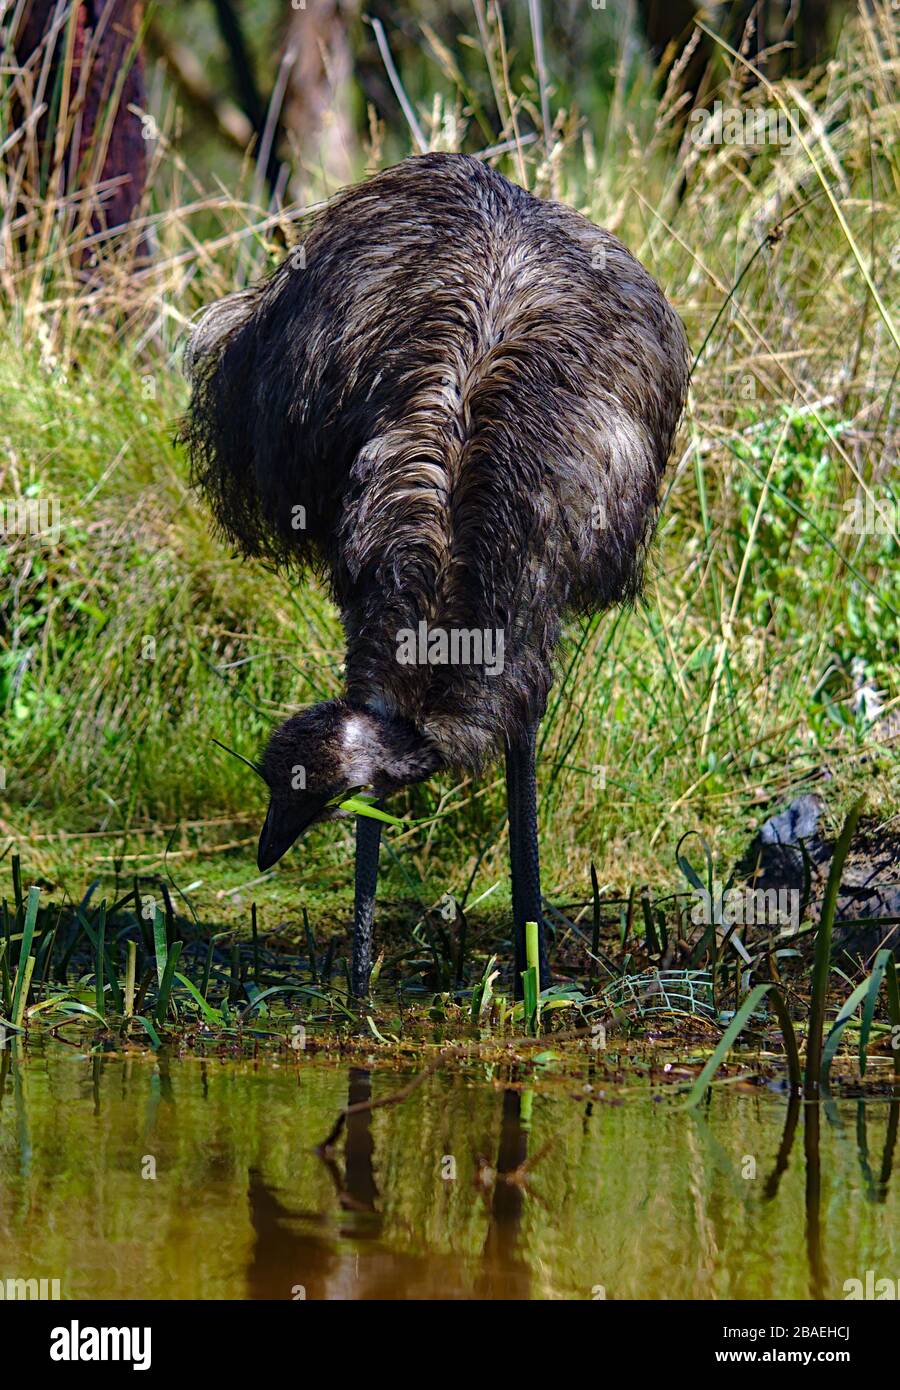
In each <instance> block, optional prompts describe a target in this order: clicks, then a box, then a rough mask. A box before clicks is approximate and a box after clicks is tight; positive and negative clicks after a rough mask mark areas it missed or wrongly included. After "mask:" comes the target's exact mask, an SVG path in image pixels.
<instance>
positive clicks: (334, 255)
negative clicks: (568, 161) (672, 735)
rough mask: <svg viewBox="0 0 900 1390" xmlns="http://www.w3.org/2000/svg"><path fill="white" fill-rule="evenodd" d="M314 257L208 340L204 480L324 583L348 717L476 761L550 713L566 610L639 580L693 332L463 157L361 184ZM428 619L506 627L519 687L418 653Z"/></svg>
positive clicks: (558, 211) (192, 349) (310, 253)
mask: <svg viewBox="0 0 900 1390" xmlns="http://www.w3.org/2000/svg"><path fill="white" fill-rule="evenodd" d="M304 249H305V266H301V265H300V264H299V261H300V258H299V257H297V256H296V255H295V256H294V257H291V258H288V260H287V261H285V263H284V264H283V265H282V266H281V267H280V268H279V269H278V270H277V271H276V273H275V274H274V275H273V276H272V277H271V278H270V279H269V280H267V281H266V282H265V283H263V284H261V285H259V286H258V287H256V288H254V289H252V290H250V291H246V292H243V293H241V294H240V295H236V296H231V297H229V298H228V299H226V300H223V301H221V302H220V303H219V304H216V305H213V306H212V308H210V309H209V310H207V311H206V313H205V315H204V316H203V318H202V319H201V320H200V323H199V325H198V327H197V329H196V330H195V333H194V336H193V339H192V341H191V344H190V346H189V350H188V356H187V365H188V371H189V375H190V378H191V381H192V387H193V393H192V400H191V406H190V412H189V415H188V417H187V420H186V422H185V425H184V428H183V438H184V439H185V441H186V442H187V445H188V448H189V451H190V456H191V461H192V470H193V481H194V483H195V484H196V485H197V486H198V487H199V488H200V489H201V491H202V492H203V493H204V494H205V496H206V497H207V499H208V501H209V503H210V506H211V508H212V511H213V515H214V517H215V520H216V523H217V525H218V528H219V530H220V531H221V533H222V534H223V535H224V536H225V537H227V538H228V540H229V541H231V542H232V543H233V544H234V545H235V546H236V547H237V548H238V549H239V550H240V551H241V552H242V553H244V554H246V555H251V556H261V557H264V558H265V559H267V560H269V561H271V562H274V563H276V564H278V565H281V566H284V567H288V568H290V569H292V570H294V571H297V572H299V571H301V570H302V569H303V568H304V567H313V568H315V569H316V570H318V571H319V572H322V573H324V574H325V575H326V576H327V577H328V579H329V582H330V584H331V588H332V592H333V595H334V598H335V600H336V602H337V604H338V606H339V608H340V611H341V616H342V620H343V623H344V627H345V630H346V636H347V693H346V701H347V707H348V709H350V710H352V709H367V710H370V711H376V712H377V711H380V712H381V713H382V714H387V715H389V716H397V717H398V718H399V719H401V720H402V721H405V723H404V727H407V726H408V725H411V726H412V727H413V728H414V729H416V730H417V731H418V734H419V736H420V738H421V740H422V744H423V748H427V750H428V752H427V755H426V756H425V757H424V759H423V766H425V765H427V766H428V768H429V769H432V768H433V766H434V763H435V761H436V759H437V760H439V761H440V762H442V763H444V764H446V765H451V766H454V767H476V766H478V765H479V764H480V763H482V762H483V761H484V760H485V759H486V758H487V757H489V756H491V755H492V754H493V753H495V752H496V751H497V750H498V749H499V748H500V747H501V746H502V744H503V741H504V740H516V739H517V738H520V737H521V736H522V734H523V733H524V731H525V729H526V728H527V726H528V725H530V724H532V723H533V722H534V721H536V720H537V719H539V718H540V716H541V715H542V713H543V711H544V708H545V705H546V699H547V693H548V690H549V686H550V682H551V674H552V660H553V652H554V647H555V644H556V642H557V639H558V636H559V629H560V623H561V620H562V617H563V616H564V614H565V613H566V612H567V611H589V612H593V611H597V610H600V609H604V608H606V607H608V606H609V605H611V604H613V603H617V602H621V601H625V600H628V599H631V598H633V597H634V596H635V595H636V593H637V592H638V590H639V586H640V582H641V570H642V563H643V558H644V555H645V551H646V546H647V542H648V538H649V535H650V532H651V529H652V526H653V523H654V521H655V517H656V512H657V506H658V495H659V485H660V480H661V477H662V474H663V471H664V468H665V465H666V462H667V459H668V456H669V452H670V449H671V446H672V442H673V437H674V433H675V429H676V426H677V423H678V419H679V417H680V414H681V411H682V408H683V405H684V400H685V395H686V391H687V384H688V358H687V345H686V341H685V336H684V331H683V329H682V327H681V323H680V321H679V319H678V318H677V316H676V314H675V313H674V312H673V310H672V309H671V308H670V307H669V305H668V303H667V302H666V300H665V298H664V297H663V295H662V294H661V293H660V291H659V289H658V288H657V286H656V284H655V283H654V281H653V280H652V279H651V277H650V276H649V275H648V274H647V272H646V271H645V270H644V269H643V267H642V266H641V265H640V264H639V263H638V262H637V261H636V260H635V259H634V257H633V256H632V255H631V254H630V253H629V252H628V251H627V250H626V249H625V247H624V246H623V245H622V244H621V243H620V242H619V241H617V240H616V238H615V237H613V236H612V235H611V234H610V233H609V232H606V231H603V230H602V229H600V228H598V227H595V226H594V225H593V224H592V223H590V222H588V221H587V220H586V219H585V218H583V217H581V216H580V215H579V214H578V213H576V212H574V211H572V210H571V209H569V208H566V207H563V206H560V205H556V204H553V203H548V202H544V201H542V200H540V199H538V198H535V197H533V196H532V195H531V194H529V193H527V192H525V191H524V190H523V189H521V188H518V187H517V186H516V185H514V184H512V183H510V182H509V181H508V180H507V179H505V178H504V177H503V176H502V175H501V174H499V173H497V172H496V171H495V170H493V169H491V168H490V167H489V166H487V165H485V164H483V163H481V162H480V161H478V160H475V159H471V158H469V157H467V156H463V155H449V154H429V155H422V156H419V157H416V158H413V159H408V160H405V161H404V162H403V163H402V164H399V165H397V166H396V167H395V168H393V169H389V170H387V171H385V172H384V173H381V174H379V175H377V176H376V177H375V178H373V179H371V180H370V181H368V182H367V183H364V184H362V185H360V186H358V187H355V188H352V189H350V190H349V191H347V192H345V193H343V194H342V195H341V196H340V197H338V198H337V199H336V200H335V201H334V202H333V203H332V204H331V205H330V206H329V207H328V208H326V209H325V210H324V211H322V212H321V213H319V214H318V215H317V216H316V217H315V218H314V220H313V221H312V223H311V225H310V227H309V231H308V234H307V236H306V239H305V244H304ZM301 522H302V523H303V524H302V525H301V524H300V523H301ZM423 621H424V622H425V623H427V624H428V626H429V628H434V627H440V628H442V629H444V630H451V629H469V630H473V629H474V630H481V631H483V630H486V629H487V630H493V631H498V630H499V631H501V632H502V633H503V635H504V650H505V662H504V666H503V670H502V672H498V673H496V674H494V675H491V674H489V673H488V671H487V670H486V668H485V667H484V665H480V666H479V665H466V666H452V665H446V666H429V665H403V664H401V663H400V662H398V660H397V644H398V634H399V633H400V632H401V630H403V629H416V628H417V625H418V624H419V623H420V622H423ZM388 780H390V779H389V778H388Z"/></svg>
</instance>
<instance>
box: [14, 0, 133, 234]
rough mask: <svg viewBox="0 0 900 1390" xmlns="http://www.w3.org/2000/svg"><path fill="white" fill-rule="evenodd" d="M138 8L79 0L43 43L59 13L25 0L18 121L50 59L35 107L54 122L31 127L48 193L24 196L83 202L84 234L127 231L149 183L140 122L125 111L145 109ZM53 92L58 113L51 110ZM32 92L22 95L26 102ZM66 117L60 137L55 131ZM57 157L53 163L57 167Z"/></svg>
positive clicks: (51, 1)
mask: <svg viewBox="0 0 900 1390" xmlns="http://www.w3.org/2000/svg"><path fill="white" fill-rule="evenodd" d="M142 11H143V5H142V2H141V0H77V3H76V6H75V13H74V16H73V18H72V19H71V20H70V21H69V22H68V23H66V24H64V25H63V26H62V27H61V28H59V29H58V31H57V32H56V34H55V36H53V35H52V34H51V31H52V29H53V23H54V19H56V18H57V17H58V15H59V14H60V13H62V7H61V6H59V5H58V4H57V3H56V0H30V2H29V3H28V4H27V5H26V7H25V10H24V13H23V20H22V23H21V25H20V27H19V32H18V35H17V36H16V39H15V51H16V58H17V61H18V64H19V66H20V67H22V68H26V69H27V70H28V73H27V76H26V77H25V78H24V79H23V80H20V83H19V91H20V95H19V100H18V102H17V106H18V111H17V116H18V118H19V119H22V118H23V117H27V115H28V114H29V113H28V106H29V102H30V100H33V98H34V94H35V89H36V86H37V84H39V82H40V74H41V70H42V68H43V66H44V63H45V60H46V55H47V52H48V50H50V51H51V57H50V67H49V80H48V81H47V82H46V86H45V88H44V93H43V100H44V101H45V102H46V104H47V106H48V108H49V110H50V111H51V112H52V113H53V119H52V120H51V119H49V118H48V115H47V114H46V113H45V114H44V116H43V117H42V118H41V120H40V121H39V123H38V125H37V131H36V141H37V152H38V160H37V161H36V167H37V168H38V169H42V170H46V171H47V176H46V180H47V181H46V186H43V187H37V188H35V187H32V188H30V189H29V193H30V196H31V197H40V196H46V195H47V194H49V195H50V196H57V197H59V196H63V197H65V196H69V197H71V195H73V194H75V193H87V195H88V198H87V202H86V203H85V204H84V205H83V206H84V208H85V211H84V212H83V213H79V216H78V222H79V225H80V226H81V227H83V229H84V231H85V232H87V230H88V229H90V230H91V231H93V232H100V233H102V232H105V231H112V230H113V229H116V228H125V227H127V224H128V223H129V221H130V220H131V218H132V216H133V215H134V212H135V210H136V208H137V207H138V205H139V204H140V202H141V200H142V198H143V195H144V187H145V183H146V178H147V140H146V138H145V124H144V121H143V120H142V118H141V116H139V115H137V114H135V112H134V111H130V110H129V109H128V108H129V107H130V106H131V107H138V108H140V110H141V111H144V110H145V107H146V90H145V86H144V70H143V61H142V55H141V50H140V40H141V24H142V18H143V15H142ZM69 23H71V24H74V33H73V34H72V36H71V39H72V42H71V55H72V62H71V72H70V74H69V79H68V82H66V83H65V84H64V85H63V83H62V82H61V78H62V77H63V76H64V71H63V70H64V59H65V54H66V50H67V44H68V40H69ZM57 91H60V101H61V105H60V106H57V105H56V104H55V102H54V93H55V92H57ZM26 93H30V96H28V97H27V96H26ZM62 109H65V110H66V112H67V114H66V117H65V120H66V128H65V130H64V131H63V132H60V133H58V131H57V128H56V125H55V122H56V120H57V119H58V113H59V111H60V110H62ZM60 156H61V158H60Z"/></svg>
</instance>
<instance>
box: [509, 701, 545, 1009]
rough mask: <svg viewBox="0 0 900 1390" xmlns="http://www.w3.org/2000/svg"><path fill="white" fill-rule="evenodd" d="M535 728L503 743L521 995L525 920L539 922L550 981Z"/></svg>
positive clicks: (542, 974) (517, 983)
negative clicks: (515, 740) (519, 738)
mask: <svg viewBox="0 0 900 1390" xmlns="http://www.w3.org/2000/svg"><path fill="white" fill-rule="evenodd" d="M536 735H537V728H536V727H535V726H532V728H531V729H529V731H528V734H527V736H526V738H525V740H524V741H523V742H522V743H520V744H507V747H506V800H507V808H508V812H509V857H510V867H511V869H512V900H513V924H514V927H515V974H516V979H515V989H516V998H517V999H521V997H522V971H523V970H524V969H525V964H526V961H525V923H526V922H537V924H538V949H539V959H540V985H541V989H546V988H547V986H548V985H549V984H550V980H551V976H550V966H549V964H548V962H547V947H546V943H545V940H544V919H543V916H542V913H541V866H540V855H539V851H538V833H537V780H536V778H535V770H534V758H535V745H536Z"/></svg>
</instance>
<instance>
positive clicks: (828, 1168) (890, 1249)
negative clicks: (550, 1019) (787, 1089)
mask: <svg viewBox="0 0 900 1390" xmlns="http://www.w3.org/2000/svg"><path fill="white" fill-rule="evenodd" d="M403 1080H404V1078H402V1077H400V1078H398V1076H397V1073H396V1072H378V1071H373V1072H369V1071H365V1070H361V1069H358V1068H356V1069H348V1068H347V1067H337V1066H328V1065H325V1064H324V1063H321V1062H317V1061H315V1060H307V1059H302V1060H298V1061H297V1063H296V1064H295V1063H293V1062H292V1061H288V1062H282V1063H281V1065H276V1064H274V1063H273V1062H271V1061H264V1062H259V1063H258V1064H256V1063H248V1062H235V1061H230V1060H229V1061H218V1060H216V1061H201V1060H199V1059H197V1058H190V1059H188V1060H184V1061H176V1060H167V1059H165V1058H163V1057H148V1058H146V1059H145V1058H142V1057H136V1058H134V1059H129V1058H124V1059H123V1058H122V1057H119V1056H110V1057H87V1056H84V1055H81V1054H78V1053H75V1052H72V1051H69V1050H67V1049H63V1048H59V1049H54V1050H50V1049H48V1050H46V1051H44V1052H42V1053H33V1054H28V1055H27V1056H26V1057H25V1058H24V1059H23V1058H22V1057H21V1056H19V1057H16V1056H15V1055H14V1054H13V1053H11V1052H10V1051H9V1050H7V1051H6V1053H5V1054H0V1081H2V1085H0V1281H4V1280H7V1279H21V1278H36V1279H39V1278H41V1277H43V1278H46V1279H58V1280H59V1281H60V1291H61V1294H62V1296H63V1297H73V1298H279V1299H281V1298H283V1299H290V1298H295V1297H302V1296H305V1297H307V1298H379V1297H400V1298H447V1297H478V1298H488V1297H494V1298H498V1297H506V1298H575V1299H590V1298H592V1297H599V1296H603V1295H602V1293H601V1290H603V1291H605V1296H606V1297H607V1298H610V1299H613V1298H629V1297H630V1298H654V1299H658V1298H808V1297H810V1296H812V1297H831V1298H841V1297H843V1282H844V1280H847V1279H852V1278H859V1279H865V1275H866V1271H867V1270H873V1271H874V1277H875V1278H891V1279H894V1280H896V1279H898V1278H900V1220H898V1216H900V1210H898V1207H900V1199H898V1196H897V1183H896V1181H894V1182H893V1183H892V1182H891V1174H890V1166H891V1159H892V1155H893V1150H894V1144H895V1141H896V1135H897V1118H898V1102H896V1101H895V1102H891V1103H890V1104H887V1103H876V1102H872V1101H870V1102H868V1103H862V1102H847V1101H841V1102H836V1103H835V1104H834V1105H833V1106H831V1107H830V1108H829V1109H828V1110H827V1111H826V1110H825V1109H824V1108H822V1109H820V1108H818V1107H800V1106H795V1107H794V1108H793V1109H791V1108H789V1106H788V1104H787V1102H786V1101H785V1100H784V1099H783V1098H780V1097H779V1096H778V1095H776V1094H773V1093H772V1092H770V1091H767V1090H760V1091H759V1092H758V1093H754V1094H751V1095H748V1094H738V1093H736V1091H735V1089H734V1088H732V1087H727V1086H725V1087H721V1088H717V1089H716V1090H715V1091H714V1093H713V1097H712V1101H711V1103H710V1105H709V1107H708V1108H705V1109H703V1110H702V1111H698V1112H686V1111H684V1110H683V1109H678V1108H677V1107H676V1105H675V1104H674V1103H673V1102H672V1101H671V1100H670V1099H658V1098H657V1099H654V1098H653V1092H652V1090H651V1089H650V1088H649V1087H648V1090H647V1092H646V1095H645V1096H644V1097H641V1096H640V1095H638V1097H637V1098H635V1099H630V1100H628V1101H627V1102H625V1103H623V1104H610V1103H607V1102H606V1101H604V1100H602V1099H599V1098H597V1099H591V1100H585V1099H583V1098H579V1099H573V1098H571V1097H570V1095H569V1094H567V1093H566V1092H565V1090H564V1091H563V1093H560V1092H559V1091H558V1090H557V1091H556V1092H555V1093H554V1094H552V1095H547V1094H542V1093H540V1091H538V1092H537V1093H536V1094H530V1093H529V1092H528V1091H525V1092H524V1093H523V1092H522V1091H519V1090H513V1089H510V1088H509V1086H508V1085H507V1086H506V1087H505V1088H504V1085H503V1084H501V1082H500V1081H499V1080H498V1078H497V1075H496V1073H494V1074H493V1075H492V1074H491V1073H490V1072H489V1071H488V1069H487V1068H486V1067H481V1068H479V1069H478V1070H471V1071H470V1072H469V1073H468V1074H464V1075H460V1074H458V1073H457V1074H452V1075H451V1074H441V1073H436V1074H435V1075H433V1076H431V1077H430V1078H429V1079H428V1080H427V1081H426V1082H425V1083H424V1084H423V1085H422V1086H421V1087H420V1088H419V1089H418V1090H416V1091H415V1093H414V1094H413V1095H411V1096H410V1098H409V1099H408V1100H407V1101H406V1102H404V1104H402V1105H400V1106H396V1107H390V1108H382V1109H377V1110H375V1111H372V1112H364V1113H362V1114H359V1115H357V1116H356V1117H354V1118H352V1119H351V1120H350V1121H349V1123H348V1127H347V1131H346V1134H345V1136H344V1137H342V1138H341V1140H340V1141H339V1143H338V1145H337V1146H336V1149H335V1152H334V1154H333V1156H332V1157H331V1158H330V1159H329V1160H327V1161H326V1160H325V1159H323V1158H322V1157H320V1156H319V1155H318V1154H317V1153H316V1145H317V1144H319V1143H320V1142H321V1141H322V1140H323V1139H324V1138H325V1136H326V1135H327V1134H328V1132H329V1131H330V1129H331V1127H332V1124H333V1122H334V1119H335V1116H336V1114H337V1112H338V1110H339V1109H340V1107H341V1106H343V1105H346V1104H347V1103H348V1101H356V1100H365V1099H368V1098H370V1097H378V1096H382V1095H386V1094H388V1093H390V1092H393V1091H396V1090H397V1088H398V1087H399V1086H400V1085H402V1084H403ZM578 1089H580V1088H576V1087H574V1086H573V1088H572V1090H573V1091H575V1090H578ZM582 1095H583V1093H582ZM804 1112H805V1114H804ZM548 1146H549V1147H548ZM523 1164H525V1167H524V1169H523V1167H522V1165H523ZM154 1171H155V1177H154V1176H153V1173H154ZM498 1173H499V1174H500V1175H501V1176H499V1177H498V1176H497V1174H498ZM504 1175H505V1176H504ZM523 1179H524V1180H523Z"/></svg>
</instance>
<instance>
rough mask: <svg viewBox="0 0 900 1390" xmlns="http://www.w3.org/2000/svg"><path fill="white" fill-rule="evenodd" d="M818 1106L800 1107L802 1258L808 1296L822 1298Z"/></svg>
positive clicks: (819, 1118) (823, 1279) (822, 1270)
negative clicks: (803, 1183)
mask: <svg viewBox="0 0 900 1390" xmlns="http://www.w3.org/2000/svg"><path fill="white" fill-rule="evenodd" d="M820 1123H821V1113H820V1107H819V1106H818V1105H816V1104H813V1103H810V1102H807V1103H806V1104H805V1105H804V1107H803V1152H804V1155H805V1157H806V1257H807V1259H808V1261H809V1296H810V1298H814V1299H822V1298H825V1296H826V1295H825V1265H824V1261H823V1258H822V1158H821V1150H820V1145H819V1129H820Z"/></svg>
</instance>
